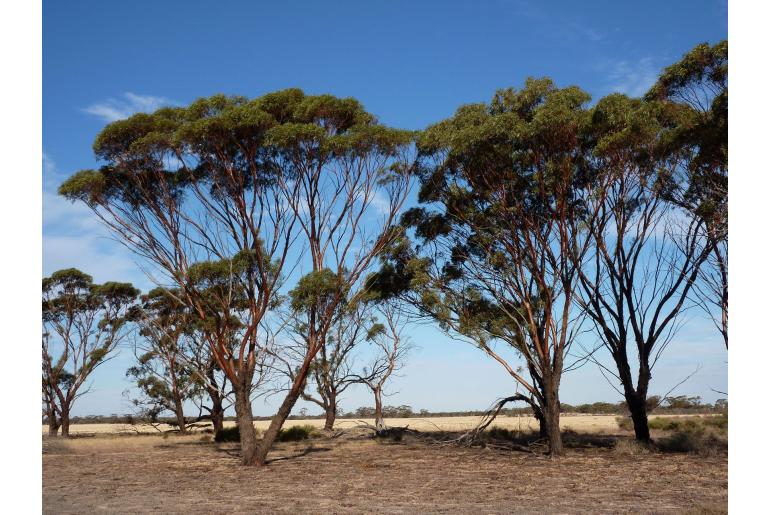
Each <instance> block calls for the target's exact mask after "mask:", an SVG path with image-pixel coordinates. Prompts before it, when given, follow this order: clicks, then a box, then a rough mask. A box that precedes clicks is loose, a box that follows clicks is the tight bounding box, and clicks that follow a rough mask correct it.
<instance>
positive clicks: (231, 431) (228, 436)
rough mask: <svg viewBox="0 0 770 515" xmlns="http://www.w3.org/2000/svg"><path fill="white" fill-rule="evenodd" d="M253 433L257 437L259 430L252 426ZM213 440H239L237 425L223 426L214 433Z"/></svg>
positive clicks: (239, 432) (239, 433) (239, 434)
mask: <svg viewBox="0 0 770 515" xmlns="http://www.w3.org/2000/svg"><path fill="white" fill-rule="evenodd" d="M254 435H255V436H257V437H259V430H258V429H257V428H254ZM214 441H215V442H240V441H241V431H240V430H239V429H238V426H237V425H236V426H231V427H225V428H223V429H222V430H221V431H220V432H219V433H217V434H216V436H215V437H214Z"/></svg>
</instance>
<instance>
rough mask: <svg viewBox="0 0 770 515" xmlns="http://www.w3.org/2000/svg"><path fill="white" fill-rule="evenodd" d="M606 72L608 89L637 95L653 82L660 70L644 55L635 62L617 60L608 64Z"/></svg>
mask: <svg viewBox="0 0 770 515" xmlns="http://www.w3.org/2000/svg"><path fill="white" fill-rule="evenodd" d="M607 72H608V74H607V77H608V79H609V89H610V90H612V91H615V92H617V93H624V94H626V95H629V96H632V97H639V96H642V95H644V94H645V93H646V92H647V91H648V90H649V89H650V88H651V87H652V85H653V84H655V81H656V80H658V73H659V72H660V70H659V69H658V67H657V66H655V63H654V62H653V59H652V58H651V57H644V58H642V59H639V60H638V61H636V62H632V61H626V60H624V61H617V62H615V63H613V64H612V65H610V66H609V69H608V70H607Z"/></svg>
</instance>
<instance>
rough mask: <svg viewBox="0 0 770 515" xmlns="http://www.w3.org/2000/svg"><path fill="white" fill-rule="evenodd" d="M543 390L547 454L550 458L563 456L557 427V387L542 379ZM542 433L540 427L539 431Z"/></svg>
mask: <svg viewBox="0 0 770 515" xmlns="http://www.w3.org/2000/svg"><path fill="white" fill-rule="evenodd" d="M544 379H545V380H544V381H543V383H544V384H543V387H544V388H543V389H544V392H543V393H544V397H545V399H544V400H545V406H542V410H543V419H544V421H545V430H546V432H547V437H548V447H549V453H550V455H551V456H552V457H558V456H563V455H564V445H563V443H562V440H561V428H560V427H559V393H558V390H557V387H556V386H554V385H553V384H550V383H551V382H550V381H549V379H550V378H547V379H546V378H544ZM540 430H541V431H542V426H541V429H540Z"/></svg>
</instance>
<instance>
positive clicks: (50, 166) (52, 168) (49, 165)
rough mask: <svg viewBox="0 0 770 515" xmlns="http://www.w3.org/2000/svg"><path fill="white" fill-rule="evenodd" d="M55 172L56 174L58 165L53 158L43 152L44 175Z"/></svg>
mask: <svg viewBox="0 0 770 515" xmlns="http://www.w3.org/2000/svg"><path fill="white" fill-rule="evenodd" d="M54 172H56V163H55V162H54V160H53V159H51V156H49V155H48V154H46V153H45V152H43V173H54Z"/></svg>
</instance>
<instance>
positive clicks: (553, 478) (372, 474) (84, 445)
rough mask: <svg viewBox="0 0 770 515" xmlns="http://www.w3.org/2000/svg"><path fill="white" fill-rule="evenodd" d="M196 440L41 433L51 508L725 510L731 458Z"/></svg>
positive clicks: (350, 441) (46, 501) (341, 441)
mask: <svg viewBox="0 0 770 515" xmlns="http://www.w3.org/2000/svg"><path fill="white" fill-rule="evenodd" d="M208 439H209V438H208V437H206V436H204V437H201V435H191V436H187V437H174V436H171V437H168V438H162V437H159V436H97V437H92V438H75V439H72V440H70V441H61V440H55V439H48V438H44V439H43V448H44V454H43V512H44V513H92V512H105V513H145V512H150V511H153V512H161V513H190V512H209V513H310V512H312V513H362V512H379V513H457V512H474V513H585V512H591V513H640V512H641V513H674V512H676V513H682V512H685V513H687V512H690V513H703V512H707V513H725V512H726V510H727V455H726V453H721V454H714V455H711V456H698V455H689V454H662V453H658V452H645V453H638V452H632V453H629V452H623V451H619V450H617V449H611V448H589V447H585V446H583V447H580V448H570V449H568V450H567V455H566V457H564V458H562V459H560V460H550V459H548V458H546V457H543V456H537V455H533V454H527V453H521V452H514V451H495V450H491V449H489V448H458V447H444V446H438V445H435V444H430V443H426V442H424V441H416V440H412V439H409V438H405V439H404V441H401V442H396V441H392V440H374V439H371V438H368V437H366V438H364V437H359V438H354V437H352V436H351V437H349V438H338V439H330V438H318V439H313V440H310V441H305V442H297V443H283V444H278V446H277V447H276V449H275V450H274V451H273V452H272V453H271V455H270V457H271V459H272V461H271V463H270V464H269V465H268V466H266V467H264V468H253V467H243V466H240V465H239V458H238V445H237V444H215V443H212V442H210V441H202V440H208Z"/></svg>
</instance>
